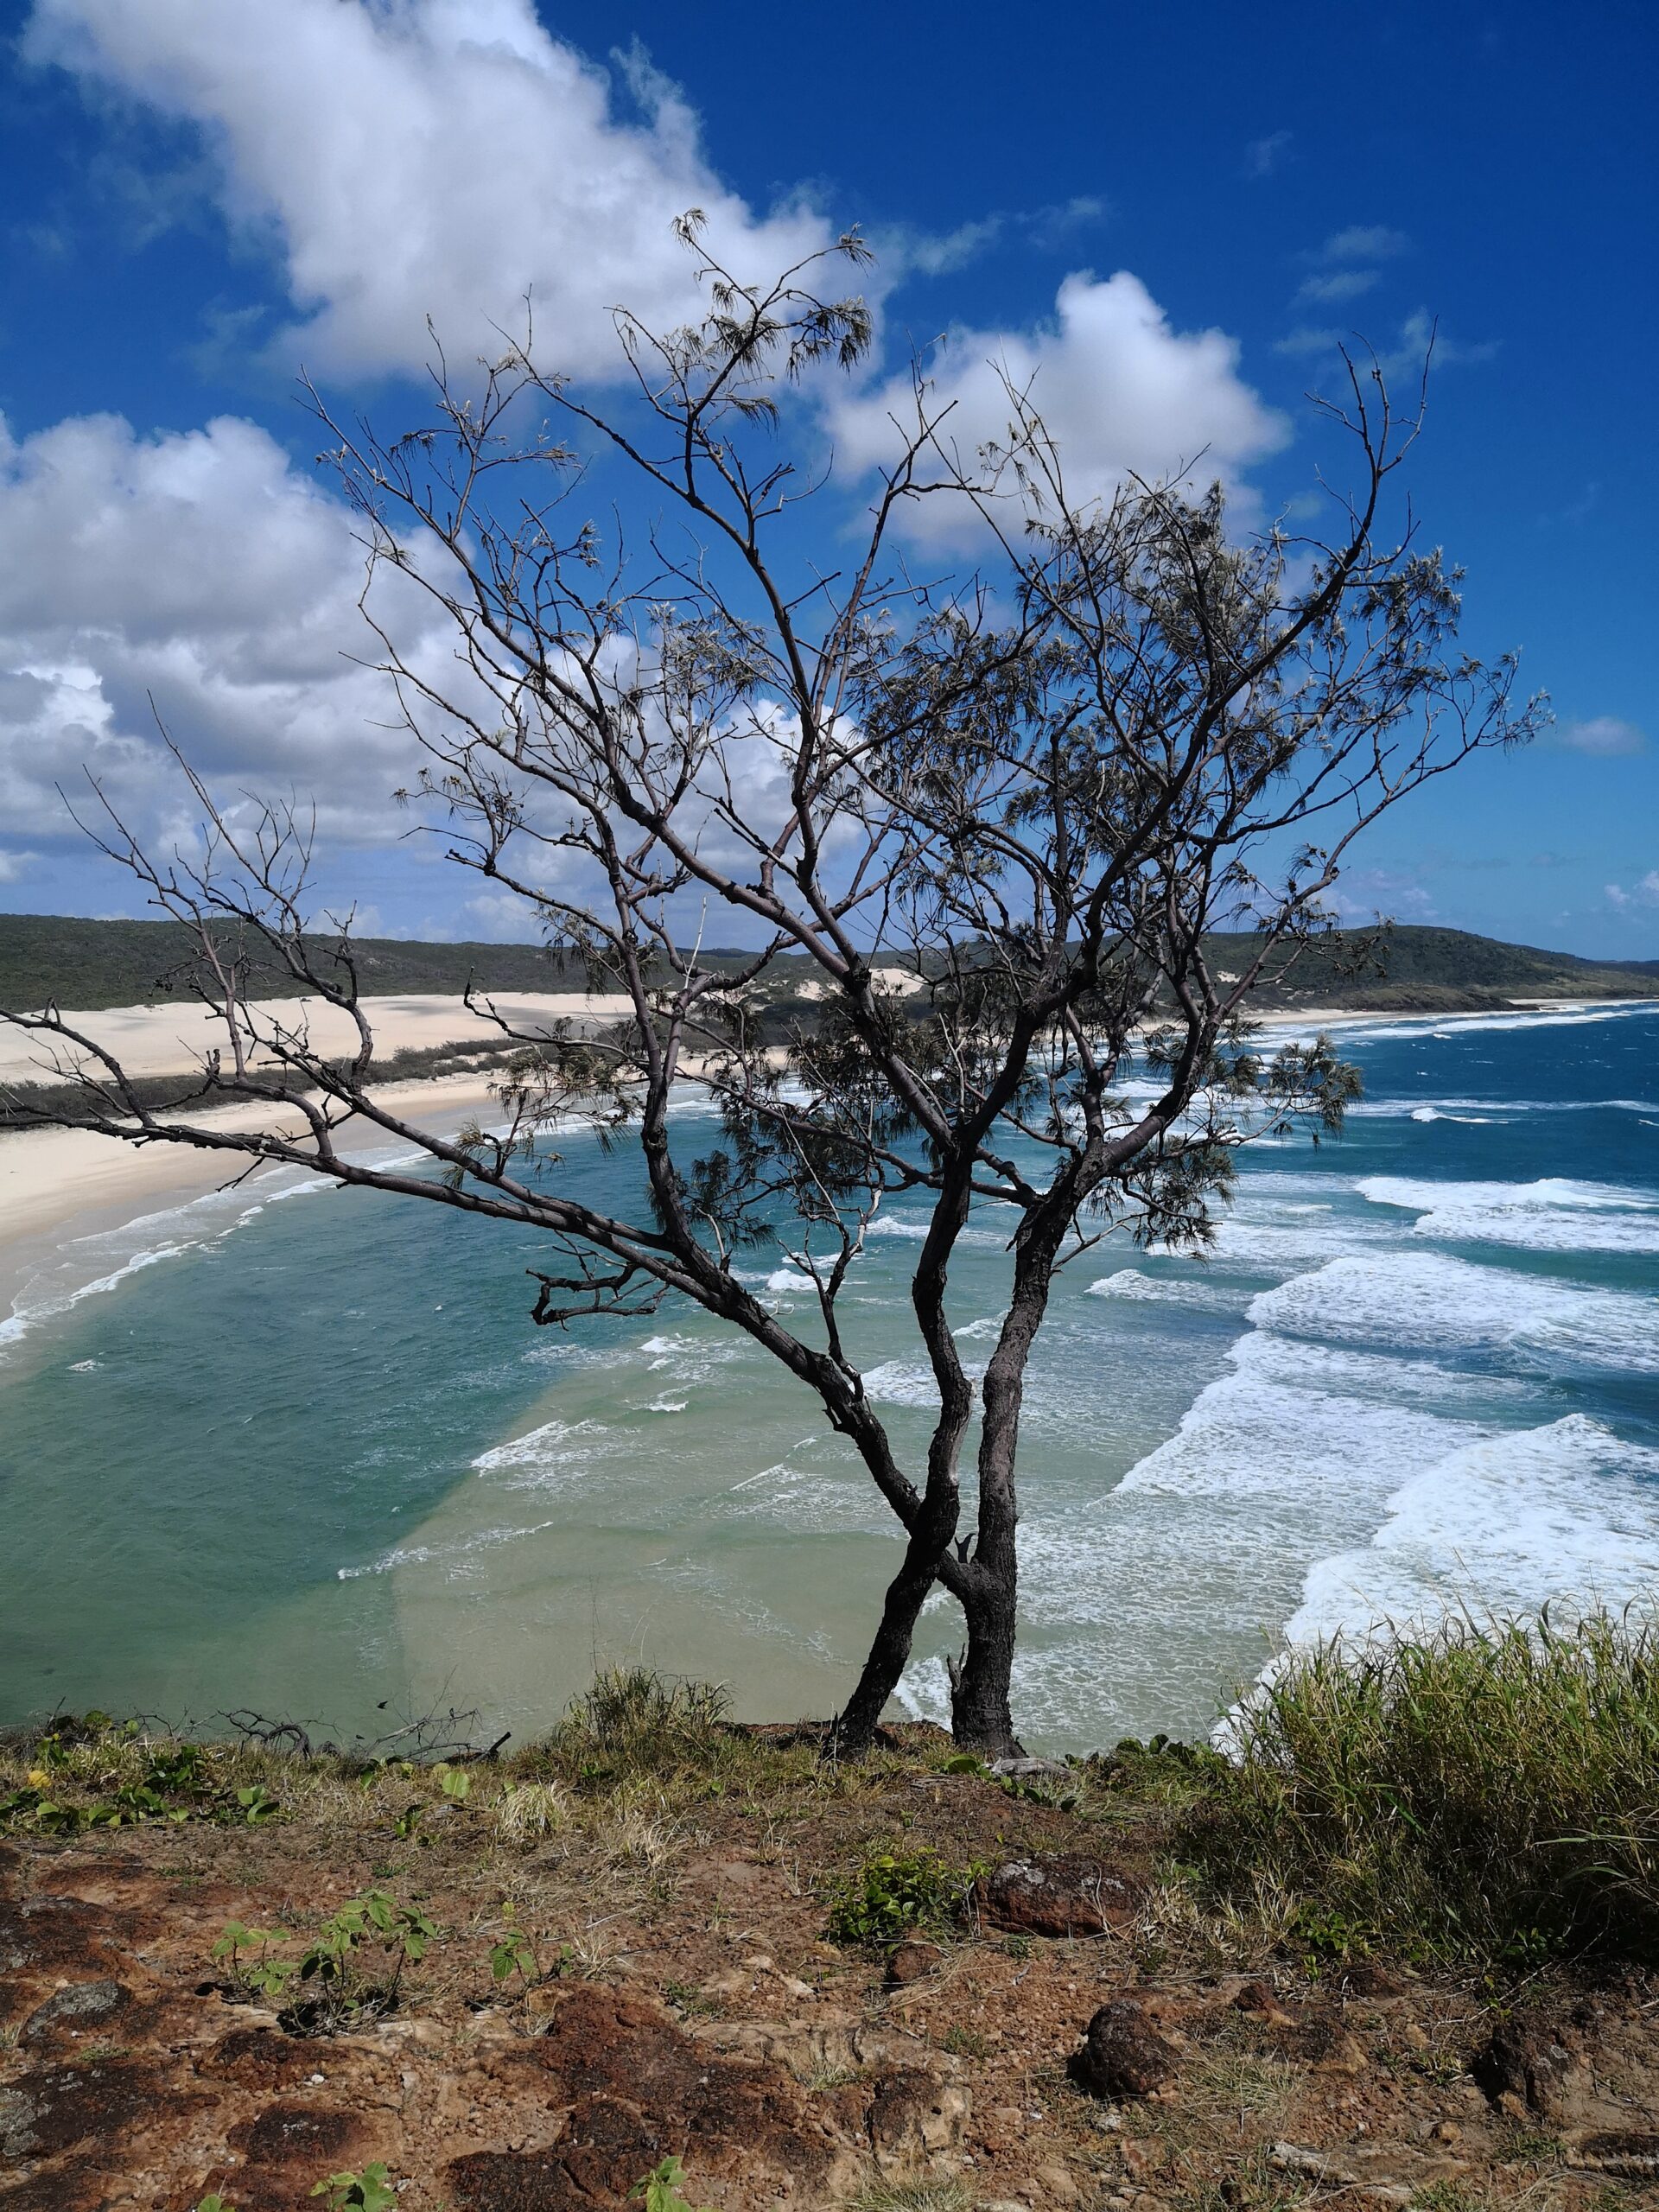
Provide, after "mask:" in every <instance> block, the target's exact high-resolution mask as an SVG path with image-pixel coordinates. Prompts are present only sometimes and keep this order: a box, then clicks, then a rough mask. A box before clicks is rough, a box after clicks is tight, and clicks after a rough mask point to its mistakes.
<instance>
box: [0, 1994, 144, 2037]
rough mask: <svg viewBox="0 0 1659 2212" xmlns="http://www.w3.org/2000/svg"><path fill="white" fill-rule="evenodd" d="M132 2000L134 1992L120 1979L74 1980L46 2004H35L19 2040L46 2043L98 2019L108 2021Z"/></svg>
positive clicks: (20, 2032)
mask: <svg viewBox="0 0 1659 2212" xmlns="http://www.w3.org/2000/svg"><path fill="white" fill-rule="evenodd" d="M130 2002H131V1993H130V1991H128V1990H126V1989H124V1988H123V1987H122V1986H121V1984H120V1983H119V1982H118V1981H72V1982H71V1983H70V1984H69V1986H68V1987H67V1989H60V1990H59V1991H58V1993H57V1994H56V1995H55V1996H54V1997H48V1999H47V2000H46V2002H45V2004H44V2005H37V2006H36V2007H35V2010H34V2012H31V2013H30V2014H29V2018H28V2019H26V2020H25V2021H24V2022H23V2024H22V2029H21V2031H19V2034H18V2038H17V2039H18V2041H19V2042H20V2043H26V2044H32V2043H45V2042H48V2041H49V2040H51V2039H52V2038H53V2037H54V2035H55V2034H57V2033H59V2032H60V2031H66V2030H67V2031H69V2032H71V2033H73V2032H74V2031H77V2030H85V2029H86V2028H88V2027H91V2026H92V2025H93V2024H95V2023H96V2022H98V2021H99V2020H107V2019H108V2018H109V2017H110V2015H111V2013H112V2012H120V2011H121V2009H122V2007H123V2006H124V2005H128V2004H130Z"/></svg>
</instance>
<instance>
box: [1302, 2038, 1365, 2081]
mask: <svg viewBox="0 0 1659 2212" xmlns="http://www.w3.org/2000/svg"><path fill="white" fill-rule="evenodd" d="M1370 2063H1371V2062H1370V2057H1369V2056H1367V2054H1366V2051H1365V2048H1364V2046H1363V2044H1360V2043H1358V2042H1357V2041H1356V2039H1355V2038H1354V2037H1352V2036H1350V2035H1341V2036H1338V2037H1337V2038H1336V2040H1335V2041H1334V2042H1333V2043H1332V2046H1331V2049H1330V2050H1328V2051H1327V2052H1326V2053H1325V2056H1324V2057H1323V2058H1321V2059H1319V2060H1318V2061H1317V2062H1316V2063H1315V2065H1314V2068H1313V2071H1314V2072H1315V2073H1316V2074H1363V2072H1364V2071H1365V2069H1366V2068H1367V2067H1368V2066H1369V2065H1370Z"/></svg>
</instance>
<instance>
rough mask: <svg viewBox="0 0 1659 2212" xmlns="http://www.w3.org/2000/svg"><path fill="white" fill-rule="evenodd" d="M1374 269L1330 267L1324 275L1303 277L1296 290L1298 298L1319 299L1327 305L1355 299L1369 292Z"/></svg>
mask: <svg viewBox="0 0 1659 2212" xmlns="http://www.w3.org/2000/svg"><path fill="white" fill-rule="evenodd" d="M1376 280H1377V271H1376V270H1375V269H1332V270H1329V271H1328V272H1327V273H1326V274H1325V275H1324V276H1314V277H1304V279H1303V280H1302V283H1301V286H1300V289H1299V290H1298V292H1297V295H1296V296H1297V298H1298V299H1299V300H1319V301H1322V302H1325V303H1326V304H1327V305H1330V304H1333V303H1334V302H1338V301H1339V300H1357V299H1358V298H1359V296H1360V295H1361V294H1362V293H1363V292H1369V291H1370V289H1371V287H1372V285H1373V284H1375V283H1376Z"/></svg>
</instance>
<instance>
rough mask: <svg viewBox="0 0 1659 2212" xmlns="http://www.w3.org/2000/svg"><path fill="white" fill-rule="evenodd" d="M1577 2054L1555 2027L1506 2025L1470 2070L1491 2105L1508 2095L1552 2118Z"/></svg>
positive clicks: (1500, 2104)
mask: <svg viewBox="0 0 1659 2212" xmlns="http://www.w3.org/2000/svg"><path fill="white" fill-rule="evenodd" d="M1573 2066H1574V2061H1573V2054H1572V2052H1571V2051H1570V2050H1567V2047H1566V2045H1565V2044H1563V2043H1562V2042H1561V2040H1560V2037H1559V2036H1558V2035H1557V2034H1556V2033H1555V2031H1554V2029H1553V2028H1548V2027H1538V2026H1528V2025H1524V2024H1520V2023H1518V2022H1515V2021H1510V2022H1506V2023H1505V2024H1503V2025H1502V2026H1500V2027H1497V2028H1494V2029H1493V2031H1492V2033H1491V2037H1490V2038H1489V2040H1488V2041H1487V2042H1486V2043H1485V2044H1484V2045H1483V2046H1482V2048H1481V2049H1480V2050H1478V2051H1477V2052H1476V2053H1475V2055H1474V2056H1473V2057H1472V2058H1471V2060H1470V2062H1469V2071H1470V2073H1471V2075H1473V2076H1474V2078H1475V2080H1476V2082H1478V2084H1479V2086H1480V2088H1482V2089H1483V2090H1484V2093H1485V2094H1486V2097H1487V2100H1488V2101H1489V2102H1490V2103H1491V2104H1495V2105H1498V2106H1502V2104H1503V2099H1504V2098H1505V2097H1506V2096H1510V2097H1513V2098H1514V2099H1515V2100H1516V2102H1517V2103H1519V2104H1521V2105H1522V2106H1523V2107H1526V2108H1528V2109H1529V2110H1530V2111H1532V2112H1535V2113H1540V2114H1541V2115H1543V2116H1544V2117H1546V2118H1548V2117H1549V2116H1550V2115H1551V2114H1552V2113H1558V2112H1559V2110H1560V2101H1561V2095H1562V2092H1563V2090H1564V2089H1565V2088H1566V2085H1567V2079H1568V2077H1569V2076H1570V2075H1571V2074H1572V2072H1573Z"/></svg>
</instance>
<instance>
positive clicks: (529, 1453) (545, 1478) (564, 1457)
mask: <svg viewBox="0 0 1659 2212" xmlns="http://www.w3.org/2000/svg"><path fill="white" fill-rule="evenodd" d="M619 1448H620V1446H619V1440H617V1439H616V1438H615V1437H613V1434H612V1432H611V1430H610V1428H609V1427H608V1425H607V1423H606V1422H604V1421H543V1423H542V1425H541V1427H539V1428H532V1429H528V1430H526V1431H525V1433H524V1435H522V1436H514V1437H512V1438H510V1439H509V1440H508V1441H507V1442H506V1443H505V1444H497V1445H494V1446H492V1447H491V1449H490V1450H489V1451H487V1452H480V1453H479V1455H478V1457H477V1459H474V1461H473V1463H472V1464H473V1467H474V1471H476V1472H477V1473H479V1474H480V1475H496V1474H507V1475H509V1476H511V1478H512V1480H511V1482H510V1484H509V1485H508V1486H509V1487H510V1488H512V1489H514V1490H562V1489H563V1488H564V1487H565V1486H566V1485H567V1484H569V1483H573V1482H575V1481H577V1480H579V1479H580V1478H581V1477H582V1475H584V1474H585V1473H587V1472H588V1470H589V1468H591V1467H592V1465H593V1464H594V1461H595V1460H596V1459H608V1458H610V1457H611V1456H613V1454H614V1452H616V1451H617V1450H618V1449H619Z"/></svg>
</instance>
